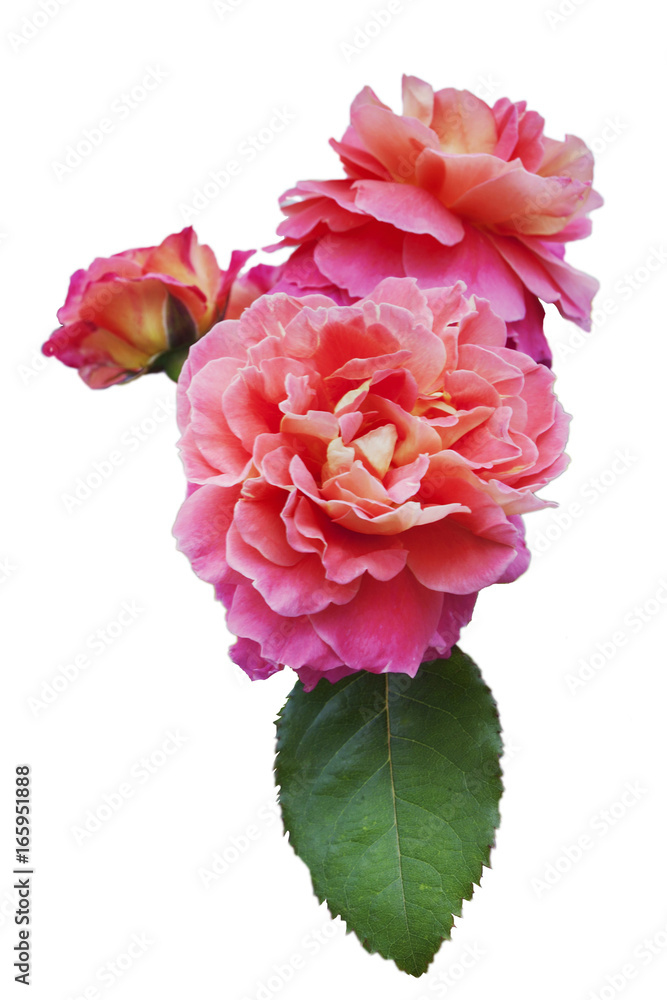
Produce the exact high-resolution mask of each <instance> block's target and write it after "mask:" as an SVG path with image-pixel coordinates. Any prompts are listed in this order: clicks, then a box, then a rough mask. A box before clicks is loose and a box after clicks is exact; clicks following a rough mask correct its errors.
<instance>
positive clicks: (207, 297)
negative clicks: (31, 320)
mask: <svg viewBox="0 0 667 1000" xmlns="http://www.w3.org/2000/svg"><path fill="white" fill-rule="evenodd" d="M251 255H252V251H240V250H235V251H234V253H233V254H232V257H231V261H230V264H229V268H228V269H227V270H226V271H221V270H220V268H219V266H218V262H217V260H216V259H215V254H214V253H213V251H212V250H211V248H210V247H209V246H206V245H205V244H202V245H200V244H199V242H198V240H197V236H196V234H195V232H194V230H193V229H192V227H188V228H187V229H184V230H183V231H182V232H180V233H174V234H173V235H171V236H168V237H167V238H166V240H164V241H163V242H162V243H160V245H159V246H155V247H143V248H141V249H137V250H125V251H124V252H123V253H118V254H114V255H113V256H111V257H97V258H96V259H95V260H94V261H93V263H92V264H91V265H90V267H89V268H88V269H86V270H80V271H76V272H75V273H74V274H73V275H72V278H71V280H70V286H69V292H68V294H67V301H66V302H65V305H64V306H63V307H62V308H61V309H60V310H59V311H58V319H59V320H60V322H61V324H62V326H61V327H60V328H59V329H58V330H56V331H54V333H53V334H52V335H51V337H50V338H49V340H48V341H47V342H46V343H45V344H44V346H43V348H42V350H43V352H44V354H46V355H47V356H48V357H51V356H54V357H57V358H59V360H60V361H62V362H64V364H66V365H69V366H70V367H72V368H78V370H79V375H80V376H81V378H82V379H83V380H84V382H86V384H87V385H89V386H90V387H91V388H92V389H106V388H107V387H108V386H110V385H116V384H118V383H120V382H127V381H129V380H130V379H133V378H137V376H139V375H144V374H146V373H148V372H153V371H166V372H167V374H169V375H171V376H173V377H178V372H179V371H180V367H181V364H182V363H183V361H184V360H185V357H186V356H187V352H188V349H189V348H190V347H191V346H192V344H194V343H195V341H197V340H199V338H200V337H203V336H204V334H205V333H208V331H209V330H210V329H211V327H212V326H214V325H215V323H217V322H218V321H219V320H220V319H222V318H223V317H224V314H225V306H226V304H227V301H228V299H229V294H230V290H231V286H232V283H233V281H234V279H235V278H236V276H237V275H238V273H239V271H240V270H241V268H242V267H243V265H244V264H245V262H246V260H247V259H248V257H250V256H251Z"/></svg>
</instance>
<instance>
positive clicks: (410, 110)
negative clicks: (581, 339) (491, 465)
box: [271, 76, 602, 363]
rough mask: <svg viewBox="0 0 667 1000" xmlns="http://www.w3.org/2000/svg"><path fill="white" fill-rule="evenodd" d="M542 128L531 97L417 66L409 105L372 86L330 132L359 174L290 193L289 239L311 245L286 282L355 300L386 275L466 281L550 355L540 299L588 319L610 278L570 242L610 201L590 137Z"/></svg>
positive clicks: (516, 340) (406, 86)
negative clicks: (479, 88)
mask: <svg viewBox="0 0 667 1000" xmlns="http://www.w3.org/2000/svg"><path fill="white" fill-rule="evenodd" d="M543 127H544V120H543V119H542V118H541V117H540V115H538V114H537V113H536V112H535V111H527V110H526V103H525V101H520V102H519V103H517V104H513V103H512V102H511V101H509V100H508V99H507V98H501V99H500V100H498V101H496V103H495V104H494V106H493V108H490V107H489V106H488V105H487V104H485V102H484V101H482V100H480V99H479V98H477V97H475V96H474V95H473V94H471V93H470V92H469V91H467V90H453V89H452V88H447V89H445V90H439V91H437V92H436V93H434V92H433V88H432V87H431V86H429V84H427V83H424V82H423V81H422V80H419V79H417V77H412V76H409V77H404V78H403V115H397V114H394V112H393V111H391V109H390V108H388V107H387V106H386V105H385V104H382V102H381V101H380V100H379V99H378V98H377V97H376V95H375V94H374V93H373V91H372V90H371V89H370V88H369V87H366V88H365V89H364V90H362V92H361V93H360V94H359V95H358V96H357V98H356V99H355V100H354V102H353V104H352V115H351V125H350V127H349V128H348V129H347V131H346V132H345V135H344V136H343V139H342V141H341V142H336V141H334V140H332V141H331V144H332V146H333V148H334V149H335V150H336V151H337V152H338V153H339V155H340V157H341V160H342V162H343V166H344V168H345V171H346V173H347V175H348V177H347V179H346V180H330V181H303V182H301V183H299V184H297V186H296V187H295V188H293V189H292V190H290V191H287V192H286V193H285V194H284V195H283V197H282V199H281V204H282V208H283V211H284V213H285V215H286V216H287V218H286V220H285V221H284V222H283V223H282V224H281V225H280V226H279V228H278V233H279V234H280V235H281V236H283V237H284V239H283V241H282V243H280V244H278V246H295V245H297V246H298V247H299V251H298V252H297V254H295V255H294V256H293V257H292V258H291V259H290V262H288V263H287V265H286V268H285V271H284V279H285V280H286V281H292V282H293V283H294V284H296V285H299V286H300V287H301V288H302V289H313V290H317V289H318V288H319V286H320V285H325V284H333V285H334V286H338V287H340V288H341V289H344V290H345V291H347V292H348V293H349V295H350V296H352V297H353V298H356V297H359V296H362V295H367V294H368V293H369V292H370V291H371V290H372V288H373V287H374V286H375V285H376V283H377V282H378V281H379V280H380V279H382V278H384V277H388V276H397V277H402V276H405V275H407V276H409V277H416V278H417V280H418V282H419V285H420V287H422V288H430V287H433V286H441V285H451V284H453V283H454V282H455V281H458V280H462V281H465V283H466V285H467V287H468V290H469V291H470V292H474V293H475V294H477V295H481V296H483V297H484V298H486V299H488V300H489V302H490V303H491V306H492V308H493V309H494V311H495V312H497V313H498V315H500V316H502V317H503V319H505V320H506V321H507V322H508V324H509V325H508V336H509V343H510V345H511V346H515V347H518V349H519V350H522V351H524V352H525V353H528V354H530V355H531V356H532V357H534V358H535V359H536V360H538V361H546V362H547V363H548V362H550V360H551V353H550V351H549V348H548V345H547V343H546V340H545V338H544V334H543V332H542V325H543V322H542V321H543V317H544V310H543V308H542V305H541V303H540V301H539V300H540V299H542V300H543V301H544V302H553V303H555V304H556V306H557V307H558V309H559V310H560V312H561V313H562V314H563V315H564V316H566V317H567V318H568V319H572V320H574V321H575V322H576V323H578V324H579V325H580V326H582V327H583V328H584V329H590V312H591V299H592V297H593V295H594V293H595V291H596V290H597V287H598V283H597V282H596V281H595V280H594V279H593V278H591V277H589V276H588V275H586V274H583V273H582V272H581V271H577V270H575V269H574V268H573V267H571V266H570V265H569V264H567V263H566V262H565V260H564V245H565V243H566V242H567V241H568V240H575V239H581V238H582V237H583V236H586V235H588V233H589V232H590V221H589V220H588V219H587V218H586V214H587V213H588V212H590V211H591V210H592V209H594V208H597V207H598V206H599V205H600V204H602V199H601V198H600V196H599V195H598V194H597V192H595V191H593V189H592V187H591V184H592V179H593V155H592V153H591V152H590V150H589V149H588V148H587V146H586V145H585V143H583V142H582V140H581V139H577V138H576V137H575V136H571V135H569V136H566V138H565V140H564V141H563V142H557V141H556V140H554V139H548V138H547V137H546V136H544V135H543ZM271 249H275V247H274V248H271ZM307 261H309V264H308V265H307V263H306V262H307Z"/></svg>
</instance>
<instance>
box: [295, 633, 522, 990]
mask: <svg viewBox="0 0 667 1000" xmlns="http://www.w3.org/2000/svg"><path fill="white" fill-rule="evenodd" d="M277 726H278V755H277V758H276V782H277V783H278V784H279V785H280V796H279V798H280V804H281V808H282V813H283V819H284V823H285V828H286V830H287V832H288V833H289V838H290V842H291V844H292V846H293V848H294V850H295V851H296V853H297V854H298V855H299V857H300V858H302V859H303V861H305V863H306V864H307V865H308V867H309V868H310V872H311V876H312V880H313V888H314V889H315V893H316V894H317V896H318V898H319V899H320V901H324V900H326V902H327V904H328V907H329V909H330V911H331V913H332V914H333V916H337V915H339V914H340V916H342V917H343V919H344V920H345V921H347V924H348V926H349V928H350V929H352V930H354V931H355V933H356V934H357V936H358V937H359V939H360V941H361V942H362V944H363V945H364V947H365V948H366V949H367V950H368V951H371V952H379V953H380V954H381V955H383V956H384V957H385V958H390V959H393V961H394V962H396V965H397V966H398V968H399V969H402V970H403V971H405V972H408V973H410V974H411V975H413V976H420V975H422V973H424V972H425V971H426V970H427V968H428V965H429V963H430V962H431V960H432V959H433V956H434V955H435V953H436V951H437V950H438V948H439V947H440V944H441V943H442V941H443V940H444V939H445V938H449V936H450V933H451V929H452V925H453V922H454V920H453V918H454V917H455V916H460V915H461V904H462V901H463V900H464V899H470V898H471V896H472V892H473V885H474V884H479V881H480V878H481V875H482V867H483V866H484V865H487V866H488V864H489V854H490V850H491V847H492V846H493V842H494V831H495V829H496V827H497V826H498V822H499V813H498V802H499V799H500V796H501V794H502V782H501V771H500V763H499V758H500V755H501V753H502V742H501V739H500V724H499V720H498V711H497V708H496V704H495V702H494V700H493V697H492V695H491V692H490V691H489V689H488V688H487V687H486V685H485V684H484V682H483V680H482V677H481V674H480V672H479V670H478V668H477V667H476V666H475V664H474V663H473V661H472V660H471V659H470V657H468V656H466V655H465V653H463V652H461V650H459V649H457V648H455V649H454V650H453V651H452V655H451V657H450V658H449V659H448V660H435V661H433V662H431V663H424V664H422V666H421V667H420V668H419V671H418V673H417V676H416V677H414V678H410V677H408V676H407V675H405V674H379V675H378V674H370V673H365V672H360V673H358V674H355V675H353V676H351V677H346V678H345V679H344V680H342V681H339V682H338V683H336V684H331V683H329V681H327V680H326V679H322V680H321V681H320V682H319V684H318V685H317V687H316V688H315V689H314V690H313V691H311V692H309V693H306V692H305V691H304V688H303V685H302V684H301V682H298V683H297V684H296V686H295V687H294V689H293V690H292V692H291V693H290V695H289V698H288V699H287V703H286V704H285V706H284V708H283V709H282V711H281V713H280V716H279V719H278V723H277Z"/></svg>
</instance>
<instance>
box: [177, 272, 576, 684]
mask: <svg viewBox="0 0 667 1000" xmlns="http://www.w3.org/2000/svg"><path fill="white" fill-rule="evenodd" d="M464 292H465V287H464V286H463V284H462V283H458V284H457V285H456V286H454V287H451V288H433V289H427V290H423V291H422V290H420V289H419V288H418V287H417V283H416V281H415V280H414V279H405V278H404V279H394V278H390V279H387V280H385V281H383V282H381V283H380V284H379V285H378V286H377V288H375V289H374V291H373V292H371V294H370V295H368V296H366V297H365V298H363V299H362V300H361V301H359V302H357V303H355V304H353V305H350V306H339V305H338V304H336V303H335V302H334V301H333V300H331V299H329V298H328V297H326V296H322V295H312V296H305V297H303V298H301V299H297V298H294V297H291V296H288V295H284V294H275V295H265V296H262V297H260V298H259V299H257V300H256V301H255V303H254V304H253V305H252V306H251V307H250V308H249V309H247V310H246V311H245V312H244V313H243V314H242V316H241V318H240V320H226V321H224V322H222V323H219V324H218V325H217V326H215V327H214V328H213V330H211V332H210V333H209V334H207V336H206V337H204V338H203V339H202V340H201V341H199V342H198V343H197V344H195V345H194V347H193V348H192V350H191V351H190V355H189V357H188V360H187V362H186V363H185V365H184V367H183V371H182V373H181V377H180V379H179V385H178V419H179V426H180V428H181V432H182V437H181V441H180V449H181V454H182V458H183V462H184V466H185V472H186V476H187V479H188V497H187V499H186V501H185V503H184V504H183V506H182V508H181V510H180V512H179V515H178V518H177V521H176V525H175V528H174V533H175V536H176V538H177V540H178V544H179V548H180V549H181V551H183V552H184V553H185V554H186V555H187V556H188V558H189V559H190V560H191V562H192V565H193V567H194V569H195V571H196V572H197V574H198V575H199V576H200V577H201V578H202V579H203V580H206V581H208V582H209V583H212V584H213V585H214V586H215V593H216V596H217V597H218V598H219V600H221V601H222V602H223V604H224V605H225V607H226V608H227V612H228V619H227V620H228V625H229V628H230V630H231V631H232V632H233V633H234V634H236V635H237V636H239V640H238V642H237V643H236V645H235V647H234V648H233V650H232V656H233V659H234V660H235V661H236V662H237V663H238V664H240V665H241V666H242V667H243V668H244V669H245V670H246V671H247V673H248V674H249V675H250V677H252V678H253V679H255V678H262V677H267V676H269V675H270V674H272V673H273V672H274V671H276V670H279V669H281V667H283V666H284V665H289V666H291V667H293V668H294V669H295V670H296V671H297V673H298V674H299V676H300V678H301V680H302V681H303V682H304V684H305V686H306V687H307V688H308V689H310V688H312V687H314V685H315V684H316V683H317V681H318V680H319V679H320V678H321V677H322V676H323V675H324V676H326V677H327V678H328V679H329V680H330V681H335V680H337V679H338V678H340V677H343V676H345V675H347V674H349V673H352V672H354V671H358V670H368V671H371V672H373V673H382V672H385V671H400V672H405V673H407V674H410V675H412V676H413V675H414V674H415V672H416V671H417V669H418V667H419V664H420V663H421V662H422V661H424V660H428V659H434V658H435V657H437V656H446V655H448V654H449V652H450V651H451V647H452V645H453V644H454V643H455V642H456V641H457V639H458V636H459V632H460V629H461V627H462V626H463V625H464V624H466V623H467V622H468V621H469V619H470V617H471V615H472V610H473V606H474V603H475V598H476V595H477V592H478V591H479V590H480V589H481V588H482V587H486V586H489V585H490V584H492V583H496V582H507V581H510V580H512V579H515V578H516V576H518V575H519V574H520V573H521V572H523V570H524V569H525V568H526V565H527V562H528V553H527V550H526V548H525V544H524V541H523V531H522V523H521V518H520V517H519V515H521V514H523V513H524V512H527V511H530V510H535V509H539V508H541V507H544V506H547V504H546V502H545V501H543V500H541V499H538V498H537V497H536V496H535V491H536V490H538V489H539V488H540V487H541V486H543V485H544V484H545V483H548V482H549V480H551V479H552V478H553V477H554V476H556V475H557V474H558V473H559V472H561V470H562V469H563V468H564V467H565V465H566V461H567V460H566V458H565V457H564V455H563V448H564V445H565V440H566V437H567V423H568V418H567V417H566V416H565V414H564V412H563V410H562V408H561V406H560V405H559V403H558V402H557V400H556V397H555V396H554V393H553V388H552V386H553V381H554V376H553V375H552V373H551V372H550V371H549V369H547V368H545V367H544V366H543V365H539V364H538V363H536V362H535V361H534V360H532V359H531V358H529V357H528V356H527V355H525V354H522V353H520V352H518V351H515V350H511V349H509V348H507V347H505V341H506V327H505V323H504V321H503V320H502V319H501V318H500V317H498V316H497V315H495V314H494V313H493V312H492V311H491V309H490V307H489V305H488V303H487V302H484V301H481V300H478V299H476V298H475V297H473V298H470V299H468V298H466V296H465V295H464Z"/></svg>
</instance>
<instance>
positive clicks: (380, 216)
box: [354, 181, 463, 246]
mask: <svg viewBox="0 0 667 1000" xmlns="http://www.w3.org/2000/svg"><path fill="white" fill-rule="evenodd" d="M354 190H355V196H356V197H355V202H356V204H357V207H358V208H361V209H363V211H364V212H367V213H368V215H372V216H373V218H374V219H377V220H378V221H379V222H388V223H390V224H391V225H392V226H395V227H396V228H397V229H402V230H404V231H405V232H406V233H428V235H429V236H433V237H434V239H436V240H437V241H438V242H439V243H442V244H444V245H445V246H451V245H452V244H453V243H458V242H459V240H462V239H463V225H462V223H461V220H460V219H459V218H457V217H456V215H454V214H453V212H450V211H449V209H448V208H445V206H444V205H443V204H442V202H441V201H439V200H438V198H436V197H435V195H433V194H430V192H428V191H425V190H424V189H423V188H418V187H413V186H412V185H410V184H397V183H387V181H357V182H356V183H355V185H354Z"/></svg>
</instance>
